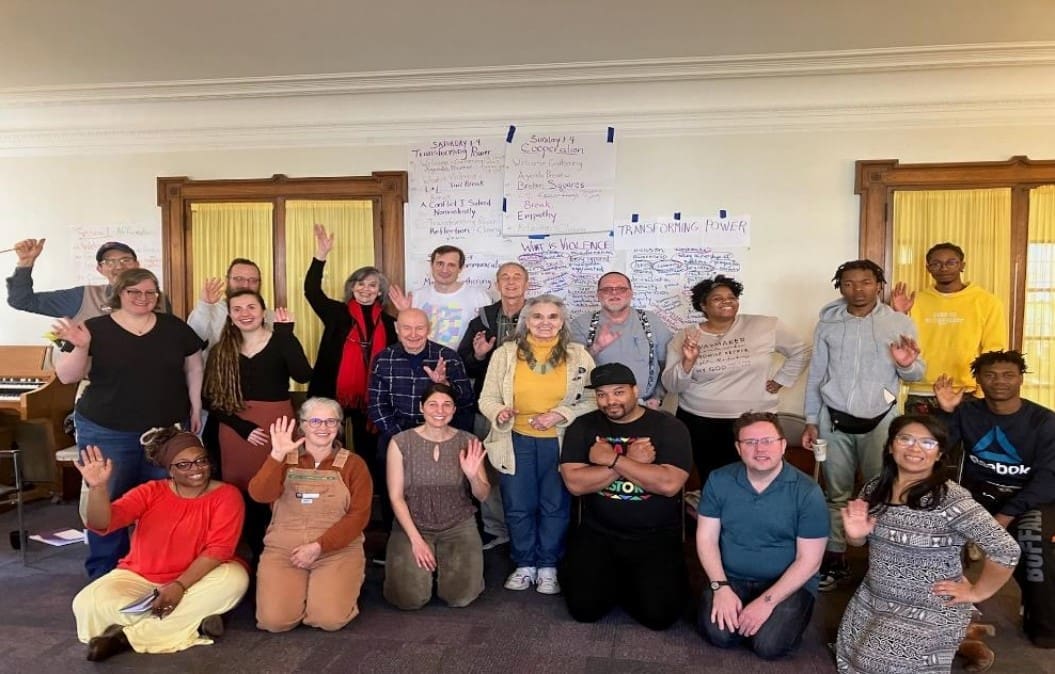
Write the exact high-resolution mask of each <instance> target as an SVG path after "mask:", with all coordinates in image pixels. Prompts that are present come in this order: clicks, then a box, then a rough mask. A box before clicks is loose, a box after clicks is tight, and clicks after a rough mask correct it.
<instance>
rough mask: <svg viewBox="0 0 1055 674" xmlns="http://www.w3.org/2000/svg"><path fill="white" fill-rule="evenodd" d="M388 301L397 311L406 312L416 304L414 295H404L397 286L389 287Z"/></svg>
mask: <svg viewBox="0 0 1055 674" xmlns="http://www.w3.org/2000/svg"><path fill="white" fill-rule="evenodd" d="M388 299H389V300H390V301H391V302H392V306H394V307H395V308H396V310H397V311H406V310H407V309H409V308H410V307H411V306H412V305H413V302H414V293H404V292H403V289H402V288H400V287H399V286H397V285H390V286H388Z"/></svg>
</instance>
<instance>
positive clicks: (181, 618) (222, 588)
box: [73, 562, 249, 653]
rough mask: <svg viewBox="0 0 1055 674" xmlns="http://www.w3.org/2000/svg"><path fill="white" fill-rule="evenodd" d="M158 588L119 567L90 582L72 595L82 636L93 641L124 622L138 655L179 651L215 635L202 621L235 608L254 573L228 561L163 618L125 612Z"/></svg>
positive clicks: (211, 572) (203, 642) (151, 614)
mask: <svg viewBox="0 0 1055 674" xmlns="http://www.w3.org/2000/svg"><path fill="white" fill-rule="evenodd" d="M155 587H157V583H152V582H150V581H149V580H147V579H146V578H143V577H142V576H140V575H139V574H138V573H133V572H132V571H128V570H126V569H114V570H113V571H111V572H110V573H107V574H106V575H104V576H102V577H100V578H98V579H97V580H95V581H94V582H92V583H89V584H88V585H87V586H86V587H85V588H84V589H83V590H81V591H80V592H78V593H77V596H76V597H74V598H73V617H74V618H75V619H76V621H77V638H78V639H80V640H81V642H83V643H88V640H89V639H91V638H92V637H96V636H99V635H100V634H102V633H103V631H104V630H105V629H106V628H107V627H109V626H110V625H122V626H124V632H125V636H126V637H128V643H129V644H131V645H132V648H133V649H134V650H135V651H136V652H137V653H175V652H177V651H182V650H184V649H186V648H190V647H191V646H200V645H207V644H211V643H212V639H209V638H208V637H204V636H202V635H200V634H199V633H198V627H199V626H200V625H201V621H202V620H204V619H205V618H207V617H209V616H211V615H220V614H222V613H226V612H228V611H230V610H231V609H232V608H234V607H235V606H236V605H237V604H238V602H239V601H240V600H241V599H242V595H244V594H245V590H246V588H247V587H249V574H248V573H246V570H245V567H243V566H242V565H241V564H239V563H238V562H225V563H223V564H221V565H220V566H218V567H216V568H215V569H213V570H212V571H210V572H209V573H207V574H205V577H203V578H202V579H201V580H199V581H198V582H197V583H195V584H194V585H191V586H190V587H189V588H188V589H187V592H186V593H185V594H184V595H183V599H182V600H181V601H180V603H179V604H178V605H177V606H176V609H175V610H174V611H172V613H170V614H169V615H167V616H165V618H164V619H161V618H158V617H157V616H155V615H154V614H153V613H150V612H147V613H121V611H120V609H121V608H122V607H124V606H127V605H128V604H131V603H132V602H134V601H136V600H137V599H140V598H142V597H144V596H145V595H147V594H149V593H150V591H151V590H153V589H154V588H155Z"/></svg>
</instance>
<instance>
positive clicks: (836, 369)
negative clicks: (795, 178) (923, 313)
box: [802, 260, 924, 591]
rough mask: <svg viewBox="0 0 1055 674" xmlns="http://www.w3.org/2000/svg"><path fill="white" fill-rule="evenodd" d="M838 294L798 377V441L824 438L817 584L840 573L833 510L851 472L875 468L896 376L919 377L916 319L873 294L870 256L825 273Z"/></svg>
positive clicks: (825, 586)
mask: <svg viewBox="0 0 1055 674" xmlns="http://www.w3.org/2000/svg"><path fill="white" fill-rule="evenodd" d="M832 281H833V282H834V284H835V288H836V289H837V290H838V291H839V293H840V294H841V295H842V297H841V298H840V299H838V300H836V301H834V302H830V303H829V304H827V305H825V306H824V308H823V309H821V312H820V320H819V321H818V323H817V328H816V330H815V331H814V334H813V359H812V361H811V362H810V372H809V376H808V377H807V379H806V430H805V432H804V433H803V434H802V444H803V446H804V447H807V448H813V442H814V441H815V440H817V439H818V438H820V439H822V440H826V441H827V443H828V448H827V460H826V461H824V463H823V464H822V465H823V467H824V481H825V485H826V492H827V501H828V513H829V515H830V516H831V536H830V537H829V538H828V545H827V549H826V551H825V553H824V562H823V563H822V565H821V582H820V590H821V591H827V590H831V589H833V588H835V586H836V585H837V584H838V582H839V581H840V580H842V579H843V578H845V577H846V576H847V575H848V571H847V567H846V560H845V558H844V555H845V553H846V537H845V535H844V533H843V527H842V518H841V516H840V513H839V511H840V510H841V509H842V508H843V507H845V506H846V503H847V502H848V501H849V500H850V499H852V498H853V497H854V494H853V488H854V481H855V479H856V477H857V472H858V470H860V472H861V474H862V478H863V479H864V480H865V481H866V482H867V481H868V480H871V479H872V478H874V477H876V476H877V475H879V470H880V467H881V466H882V462H883V445H884V444H885V442H886V436H887V428H888V427H889V426H890V421H891V420H892V419H893V418H894V417H895V416H896V415H897V410H896V409H895V407H896V403H897V396H898V390H899V388H900V386H901V381H917V380H919V379H921V378H922V377H923V372H924V363H923V359H921V358H920V357H919V346H918V345H917V344H916V337H917V333H916V326H915V325H914V324H913V323H912V320H911V319H909V318H908V317H907V316H905V315H904V314H899V313H897V312H896V311H894V310H893V309H891V308H890V307H888V306H886V305H885V304H883V303H882V302H880V301H879V298H880V296H881V295H882V293H883V284H884V283H886V280H885V278H884V276H883V270H882V268H880V267H879V265H877V264H876V263H875V262H872V261H871V260H852V261H850V262H845V263H843V264H842V265H840V266H839V268H838V269H837V270H836V272H835V276H834V278H833V279H832Z"/></svg>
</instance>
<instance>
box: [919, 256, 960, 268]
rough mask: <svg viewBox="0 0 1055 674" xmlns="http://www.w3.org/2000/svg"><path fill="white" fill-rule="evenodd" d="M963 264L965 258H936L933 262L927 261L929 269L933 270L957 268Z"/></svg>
mask: <svg viewBox="0 0 1055 674" xmlns="http://www.w3.org/2000/svg"><path fill="white" fill-rule="evenodd" d="M961 264H963V260H957V259H956V258H953V259H951V260H945V261H944V262H942V261H941V260H934V261H932V262H928V263H927V269H931V270H933V271H938V270H939V269H956V268H957V267H959V266H960V265H961Z"/></svg>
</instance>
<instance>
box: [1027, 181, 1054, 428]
mask: <svg viewBox="0 0 1055 674" xmlns="http://www.w3.org/2000/svg"><path fill="white" fill-rule="evenodd" d="M1022 351H1023V353H1025V355H1026V363H1027V364H1028V365H1029V372H1028V373H1027V374H1026V381H1025V385H1024V386H1023V387H1022V396H1023V397H1024V398H1029V399H1030V400H1032V401H1033V402H1036V403H1039V404H1041V405H1044V406H1045V407H1047V408H1049V409H1050V408H1052V407H1055V362H1052V358H1055V185H1045V186H1043V187H1037V188H1034V189H1032V190H1030V192H1029V248H1028V251H1027V253H1026V301H1025V317H1024V320H1023V322H1022Z"/></svg>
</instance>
